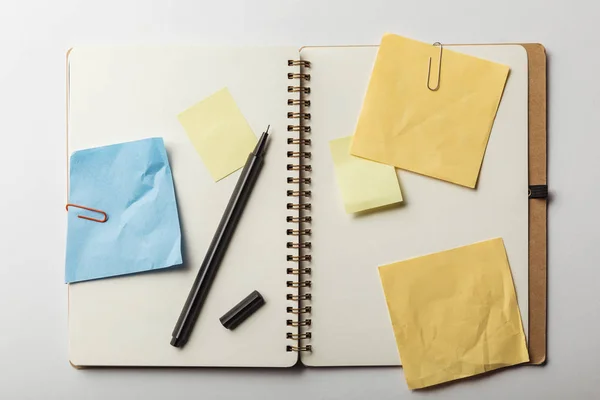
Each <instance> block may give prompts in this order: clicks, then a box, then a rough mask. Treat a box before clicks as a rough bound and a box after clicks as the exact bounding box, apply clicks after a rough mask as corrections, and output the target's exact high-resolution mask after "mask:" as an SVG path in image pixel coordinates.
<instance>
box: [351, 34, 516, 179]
mask: <svg viewBox="0 0 600 400" xmlns="http://www.w3.org/2000/svg"><path fill="white" fill-rule="evenodd" d="M439 49H440V48H439V47H434V46H432V45H431V44H427V43H421V42H417V41H415V40H411V39H407V38H404V37H401V36H397V35H391V34H387V35H385V36H384V37H383V39H382V41H381V46H380V47H379V52H378V53H377V59H376V61H375V65H374V67H373V72H372V75H371V79H370V81H369V86H368V89H367V94H366V96H365V99H364V103H363V107H362V110H361V112H360V117H359V119H358V123H357V126H356V132H355V135H354V142H353V144H352V149H351V153H352V154H354V155H356V156H360V157H364V158H368V159H370V160H374V161H378V162H381V163H384V164H389V165H394V166H396V167H398V168H402V169H406V170H409V171H413V172H416V173H419V174H422V175H427V176H431V177H434V178H438V179H442V180H445V181H449V182H453V183H456V184H459V185H463V186H467V187H470V188H474V187H475V186H476V184H477V178H478V176H479V171H480V169H481V164H482V162H483V156H484V154H485V149H486V146H487V142H488V139H489V136H490V132H491V129H492V125H493V123H494V119H495V117H496V111H497V110H498V105H499V103H500V99H501V97H502V93H503V91H504V85H505V84H506V79H507V76H508V72H509V68H508V67H507V66H505V65H501V64H497V63H494V62H491V61H487V60H483V59H480V58H476V57H472V56H468V55H465V54H461V53H457V52H455V51H452V50H449V49H447V48H444V49H443V54H442V64H441V65H442V69H441V79H440V82H439V84H440V86H439V89H438V90H437V91H430V90H429V89H428V88H427V85H426V84H427V68H428V61H429V58H430V57H431V58H432V61H431V69H432V72H431V82H430V86H431V87H432V88H434V87H435V86H436V85H437V67H438V65H439Z"/></svg>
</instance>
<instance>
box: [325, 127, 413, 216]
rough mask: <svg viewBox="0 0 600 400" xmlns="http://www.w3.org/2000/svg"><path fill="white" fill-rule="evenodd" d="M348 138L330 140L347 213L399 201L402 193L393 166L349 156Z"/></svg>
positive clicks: (350, 138) (336, 173) (349, 140)
mask: <svg viewBox="0 0 600 400" xmlns="http://www.w3.org/2000/svg"><path fill="white" fill-rule="evenodd" d="M351 141H352V136H349V137H345V138H341V139H335V140H332V141H330V142H329V149H330V150H331V157H332V158H333V163H334V165H335V175H336V177H337V181H338V185H339V187H340V191H341V192H342V198H343V200H344V208H345V209H346V212H347V213H355V212H359V211H364V210H369V209H371V208H376V207H381V206H386V205H388V204H394V203H398V202H401V201H402V193H401V192H400V185H399V184H398V177H397V176H396V170H395V169H394V167H391V166H389V165H384V164H379V163H376V162H373V161H369V160H365V159H362V158H358V157H354V156H352V155H350V142H351Z"/></svg>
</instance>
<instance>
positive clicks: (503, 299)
mask: <svg viewBox="0 0 600 400" xmlns="http://www.w3.org/2000/svg"><path fill="white" fill-rule="evenodd" d="M379 276H380V278H381V283H382V285H383V291H384V293H385V300H386V302H387V306H388V311H389V314H390V318H391V320H392V325H393V327H394V335H395V336H396V344H397V345H398V351H399V353H400V358H401V360H402V366H403V368H404V376H405V378H406V382H407V383H408V387H409V388H411V389H419V388H423V387H427V386H432V385H437V384H439V383H443V382H448V381H452V380H455V379H460V378H465V377H468V376H472V375H476V374H481V373H483V372H486V371H491V370H494V369H498V368H502V367H507V366H509V365H515V364H520V363H524V362H527V361H529V354H528V352H527V346H526V343H525V335H524V333H523V325H522V323H521V313H520V312H519V307H518V305H517V297H516V294H515V288H514V284H513V280H512V275H511V272H510V267H509V265H508V259H507V257H506V250H505V248H504V241H503V240H502V239H500V238H498V239H492V240H487V241H485V242H479V243H475V244H471V245H469V246H464V247H459V248H456V249H453V250H447V251H442V252H440V253H434V254H430V255H427V256H423V257H417V258H413V259H410V260H406V261H401V262H397V263H394V264H389V265H384V266H382V267H379Z"/></svg>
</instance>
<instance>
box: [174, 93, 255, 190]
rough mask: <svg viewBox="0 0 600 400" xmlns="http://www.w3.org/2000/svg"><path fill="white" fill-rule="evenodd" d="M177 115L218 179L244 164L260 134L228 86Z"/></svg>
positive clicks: (214, 177) (213, 176) (207, 166)
mask: <svg viewBox="0 0 600 400" xmlns="http://www.w3.org/2000/svg"><path fill="white" fill-rule="evenodd" d="M177 118H178V119H179V122H180V123H181V125H183V128H184V129H185V131H186V133H187V135H188V136H189V138H190V140H191V141H192V143H193V145H194V147H195V148H196V151H197V152H198V154H200V157H201V158H202V161H203V162H204V165H205V166H206V168H208V171H209V173H210V175H211V176H212V178H213V179H214V180H215V182H216V181H219V180H221V179H223V178H225V177H226V176H227V175H229V174H231V173H233V172H235V171H237V170H238V169H240V168H241V167H243V166H244V163H245V162H246V159H247V158H248V154H250V153H251V152H252V150H253V149H254V146H255V145H256V136H255V135H254V133H253V132H252V129H250V126H249V125H248V122H246V119H245V118H244V116H243V115H242V113H241V111H240V109H239V108H238V106H237V105H236V104H235V100H233V97H232V96H231V94H230V93H229V90H227V88H224V89H221V90H219V91H218V92H216V93H214V94H213V95H211V96H209V97H207V98H206V99H204V100H202V101H200V102H199V103H197V104H195V105H193V106H192V107H190V108H188V109H187V110H185V111H184V112H182V113H181V114H179V115H178V116H177Z"/></svg>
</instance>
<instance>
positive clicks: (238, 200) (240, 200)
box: [171, 153, 264, 347]
mask: <svg viewBox="0 0 600 400" xmlns="http://www.w3.org/2000/svg"><path fill="white" fill-rule="evenodd" d="M263 163H264V158H263V157H262V155H259V156H257V155H255V154H254V153H252V154H250V155H249V156H248V160H247V161H246V164H245V165H244V169H243V170H242V173H241V174H240V177H239V179H238V181H237V183H236V185H235V188H234V189H233V193H232V195H231V198H230V199H229V203H227V207H226V208H225V212H224V213H223V217H222V218H221V221H220V222H219V226H218V227H217V231H216V233H215V235H214V237H213V240H212V242H211V243H210V246H209V247H208V251H207V252H206V256H205V257H204V261H203V262H202V265H201V266H200V270H199V271H198V275H196V279H195V280H194V284H193V286H192V289H191V290H190V293H189V295H188V297H187V300H186V302H185V305H184V307H183V310H182V312H181V314H180V315H179V319H178V320H177V324H176V325H175V329H174V330H173V335H172V336H173V339H172V340H171V344H172V345H173V346H175V347H181V346H183V345H184V344H185V343H186V342H187V340H188V338H189V336H190V334H191V331H192V329H193V327H194V324H195V322H196V320H197V319H198V316H199V314H200V310H201V309H202V306H203V305H204V301H205V300H206V297H207V295H208V289H209V288H210V285H211V284H212V282H213V280H214V278H215V275H216V272H217V269H218V267H219V265H220V263H221V261H222V260H223V257H224V255H225V252H226V250H227V247H228V246H229V243H230V241H231V238H232V237H233V233H234V232H235V228H236V226H237V224H238V222H239V220H240V217H241V215H242V212H243V210H244V207H245V206H246V203H247V202H248V198H249V197H250V193H251V192H252V189H253V187H254V184H255V183H256V179H257V178H258V174H259V172H260V170H261V168H262V166H263Z"/></svg>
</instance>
